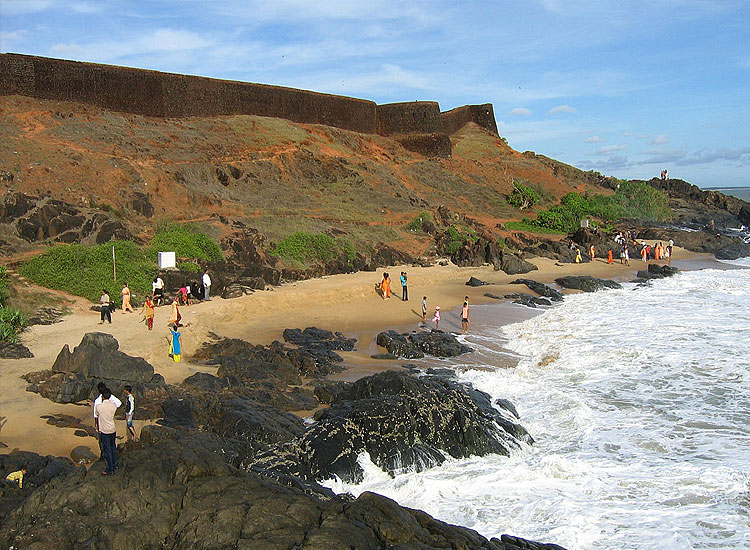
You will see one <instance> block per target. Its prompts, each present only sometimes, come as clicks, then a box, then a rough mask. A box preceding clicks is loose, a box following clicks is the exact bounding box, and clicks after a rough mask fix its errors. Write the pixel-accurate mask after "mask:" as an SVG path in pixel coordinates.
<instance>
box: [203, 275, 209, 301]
mask: <svg viewBox="0 0 750 550" xmlns="http://www.w3.org/2000/svg"><path fill="white" fill-rule="evenodd" d="M210 289H211V277H209V275H208V269H206V270H205V271H204V272H203V299H204V300H210V299H211V298H210V297H209V290H210Z"/></svg>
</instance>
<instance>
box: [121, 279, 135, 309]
mask: <svg viewBox="0 0 750 550" xmlns="http://www.w3.org/2000/svg"><path fill="white" fill-rule="evenodd" d="M120 296H122V313H123V315H124V314H125V312H126V311H129V312H130V313H133V306H131V305H130V288H129V287H128V283H123V284H122V290H121V291H120Z"/></svg>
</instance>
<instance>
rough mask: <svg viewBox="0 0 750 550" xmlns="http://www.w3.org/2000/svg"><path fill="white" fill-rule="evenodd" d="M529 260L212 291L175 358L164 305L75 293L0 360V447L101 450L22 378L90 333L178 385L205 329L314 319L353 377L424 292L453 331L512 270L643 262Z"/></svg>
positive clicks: (296, 324)
mask: <svg viewBox="0 0 750 550" xmlns="http://www.w3.org/2000/svg"><path fill="white" fill-rule="evenodd" d="M532 262H533V263H534V264H536V265H537V266H538V267H539V270H538V271H533V272H531V273H528V274H525V275H507V274H505V273H503V272H502V271H493V269H492V268H491V267H489V266H485V267H478V268H458V267H456V266H454V265H452V264H449V265H447V266H439V265H435V266H432V267H425V268H422V267H411V266H395V267H391V268H387V269H385V270H386V271H388V272H389V273H391V275H392V277H393V278H394V288H393V290H394V295H393V296H392V297H391V298H390V299H389V300H383V299H382V298H381V297H380V296H379V295H378V294H377V293H376V292H375V285H376V284H377V283H379V281H380V278H381V276H382V273H383V271H384V270H383V269H381V270H379V271H377V272H358V273H352V274H345V275H331V276H326V277H322V278H319V279H311V280H307V281H300V282H296V283H289V284H285V285H282V286H279V287H273V288H271V289H270V290H266V291H258V292H255V293H253V294H250V295H247V296H244V297H241V298H235V299H231V300H223V299H221V298H215V299H212V300H211V301H209V302H203V303H198V304H194V305H192V306H188V307H183V308H181V311H182V316H183V318H182V322H183V324H184V325H185V326H184V327H183V328H182V329H181V331H182V335H183V336H182V342H183V354H182V361H181V362H180V363H174V362H173V361H172V359H171V358H170V357H169V356H168V355H167V349H168V343H167V340H166V337H167V336H168V335H169V330H168V328H167V318H168V317H169V306H163V307H159V308H157V310H156V317H155V322H154V330H153V331H152V332H149V331H148V330H147V329H146V325H145V323H143V322H142V316H141V315H140V314H139V313H127V314H122V313H121V312H120V311H119V310H118V311H116V312H114V313H113V315H112V324H111V325H110V324H105V325H99V324H98V323H99V314H98V313H97V312H94V311H91V310H90V309H89V308H88V305H87V304H86V303H85V302H83V301H81V300H77V301H76V306H75V308H74V312H73V313H72V314H71V315H69V316H67V317H66V318H65V320H64V321H63V322H61V323H57V324H54V325H48V326H34V327H31V328H30V329H28V330H27V331H25V332H24V333H23V335H22V338H21V341H22V342H23V343H24V344H25V345H26V346H28V347H29V349H31V351H32V353H33V354H34V358H32V359H17V360H0V373H2V380H3V383H2V390H1V391H0V422H2V427H1V428H0V442H2V443H4V444H5V445H6V447H5V448H0V452H10V451H12V450H13V449H20V450H28V451H34V452H37V453H40V454H52V455H57V456H69V455H70V451H71V450H72V449H73V448H74V447H77V446H79V445H85V446H88V447H90V448H91V449H92V451H94V453H95V454H97V455H98V443H97V441H96V440H95V439H94V438H91V437H78V436H75V435H74V433H73V432H74V430H73V429H70V428H59V427H55V426H51V425H48V424H47V423H46V420H45V419H43V418H40V417H41V416H42V415H49V414H69V415H72V416H75V417H77V418H80V419H81V420H83V421H84V422H85V423H86V424H91V425H93V420H92V418H91V406H90V404H85V405H80V404H79V405H76V404H59V403H54V402H52V401H50V400H48V399H45V398H43V397H41V396H39V395H38V394H35V393H31V392H27V391H26V386H27V383H26V381H25V380H23V379H22V378H21V376H22V375H24V374H26V373H28V372H32V371H39V370H43V369H49V368H51V366H52V364H53V362H54V360H55V358H56V357H57V355H58V353H60V350H61V349H62V347H63V346H64V345H65V344H67V345H69V346H70V347H71V349H72V348H73V347H74V346H77V345H78V344H79V343H80V341H81V338H82V337H83V335H84V334H85V333H87V332H94V331H101V332H107V333H110V334H112V335H113V336H114V337H115V338H117V340H118V341H119V343H120V350H121V351H123V352H125V353H127V354H129V355H135V356H140V357H143V358H145V359H146V361H148V362H149V363H151V364H152V365H153V366H154V368H155V370H156V372H158V373H160V374H161V375H162V376H164V378H165V379H166V381H167V383H172V384H175V383H179V382H181V381H182V380H183V379H185V378H186V377H187V376H190V375H192V374H194V373H196V372H199V371H201V372H208V373H212V374H215V372H216V367H212V366H206V365H203V364H201V363H198V362H194V361H193V360H192V355H193V354H194V352H195V350H196V349H197V348H198V347H200V345H201V344H202V343H203V342H205V341H206V340H209V339H210V338H211V335H212V334H215V335H218V336H222V337H223V336H226V337H236V338H242V339H245V340H248V341H250V342H252V343H254V344H268V343H270V342H272V341H274V340H281V333H282V331H283V330H284V329H285V328H305V327H309V326H316V327H319V328H323V329H329V330H332V331H340V332H342V333H344V334H345V335H347V336H354V337H357V338H358V346H357V351H355V352H349V353H343V354H342V356H343V357H344V359H345V363H344V364H345V366H346V367H347V370H346V371H345V372H343V373H341V374H338V375H336V378H338V379H342V380H355V379H357V378H359V377H362V376H366V375H369V374H372V373H373V372H378V371H380V370H385V369H389V368H400V364H401V363H402V362H403V361H400V362H399V361H379V360H375V359H372V358H370V355H371V354H374V353H378V352H382V351H383V350H382V349H378V347H377V346H376V344H375V342H374V338H375V336H376V335H377V333H378V332H379V331H381V330H385V329H389V328H393V329H396V330H400V331H408V330H413V329H416V328H417V327H418V325H419V323H420V322H421V320H422V317H421V301H422V296H425V295H426V296H427V310H428V326H432V324H431V323H429V319H431V318H432V314H433V312H434V309H435V306H436V305H439V306H440V307H441V311H442V321H441V323H440V328H441V329H443V330H446V331H451V332H460V329H461V327H460V319H459V317H458V314H459V308H460V306H461V304H462V302H463V297H464V296H466V295H468V296H469V300H470V303H471V304H481V303H488V302H496V300H493V299H491V298H487V297H485V296H484V293H485V292H489V293H492V294H496V295H500V296H502V295H504V294H509V293H514V292H527V293H531V294H533V292H531V291H530V290H529V289H527V288H526V286H525V285H511V284H509V283H510V281H513V280H514V279H516V278H518V277H525V278H530V279H534V280H537V281H540V282H544V283H553V282H554V279H555V278H557V277H561V276H564V275H592V276H594V277H602V278H610V279H615V280H618V281H627V280H631V279H633V278H634V276H635V272H636V271H637V270H639V269H645V264H644V263H643V262H642V261H640V260H631V262H630V264H631V265H630V266H624V265H620V263H619V260H615V263H614V264H613V265H608V264H607V263H606V261H605V260H602V259H597V260H596V261H594V262H589V263H582V264H559V263H556V262H555V261H552V260H549V259H546V258H534V259H533V260H532ZM673 264H674V265H675V266H677V267H680V268H681V269H686V268H690V269H702V268H706V267H723V266H724V264H720V263H719V262H717V261H716V260H715V259H714V258H713V257H712V256H709V255H698V254H693V253H690V252H687V251H685V250H681V249H675V259H674V262H673ZM401 271H407V272H408V282H409V301H408V302H402V301H401V300H400V299H399V298H400V295H401V288H400V285H399V283H398V274H399V273H400V272H401ZM472 276H473V277H476V278H478V279H481V280H483V281H486V282H488V283H491V285H490V286H481V287H469V286H466V285H465V284H464V283H465V282H466V281H468V280H469V278H470V277H472ZM540 311H541V310H540ZM518 320H520V319H519V318H518V317H517V316H513V315H509V317H508V322H509V323H510V322H515V321H518ZM144 423H145V422H138V421H136V427H137V429H138V430H140V427H141V426H142V425H143V424H144ZM119 424H122V425H119ZM118 428H119V429H120V432H121V434H124V433H125V429H124V428H125V427H124V423H118Z"/></svg>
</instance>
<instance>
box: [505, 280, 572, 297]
mask: <svg viewBox="0 0 750 550" xmlns="http://www.w3.org/2000/svg"><path fill="white" fill-rule="evenodd" d="M511 284H513V285H526V286H527V287H529V290H533V291H534V292H536V293H537V294H539V296H544V297H545V298H549V299H550V300H552V301H553V302H562V301H563V295H562V294H561V293H560V292H558V291H557V290H555V289H554V288H551V287H549V286H547V285H545V284H544V283H540V282H538V281H534V280H533V279H516V280H515V281H512V282H511Z"/></svg>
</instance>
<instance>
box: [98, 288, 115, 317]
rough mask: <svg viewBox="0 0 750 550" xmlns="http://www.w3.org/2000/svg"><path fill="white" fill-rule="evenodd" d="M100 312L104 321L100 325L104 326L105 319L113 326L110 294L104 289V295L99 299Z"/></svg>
mask: <svg viewBox="0 0 750 550" xmlns="http://www.w3.org/2000/svg"><path fill="white" fill-rule="evenodd" d="M99 304H100V306H99V311H100V312H101V314H102V320H101V321H99V324H100V325H103V324H104V319H107V321H109V324H110V325H111V324H112V302H111V300H110V299H109V293H108V292H107V291H106V290H105V289H102V295H101V297H100V298H99Z"/></svg>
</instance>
